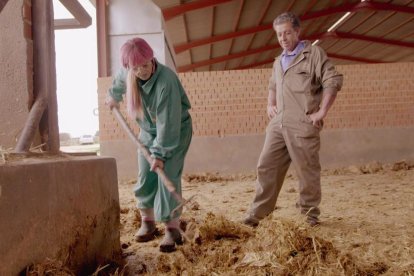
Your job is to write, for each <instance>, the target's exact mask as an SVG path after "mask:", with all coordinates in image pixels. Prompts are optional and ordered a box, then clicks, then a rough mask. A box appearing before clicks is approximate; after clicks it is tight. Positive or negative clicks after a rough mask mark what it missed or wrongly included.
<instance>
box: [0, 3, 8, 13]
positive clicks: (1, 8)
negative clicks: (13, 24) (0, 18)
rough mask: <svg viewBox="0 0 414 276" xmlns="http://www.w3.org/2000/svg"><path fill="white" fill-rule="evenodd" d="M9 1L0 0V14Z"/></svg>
mask: <svg viewBox="0 0 414 276" xmlns="http://www.w3.org/2000/svg"><path fill="white" fill-rule="evenodd" d="M8 1H9V0H0V12H1V11H2V10H3V8H4V6H6V4H7V2H8Z"/></svg>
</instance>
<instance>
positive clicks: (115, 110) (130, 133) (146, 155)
mask: <svg viewBox="0 0 414 276" xmlns="http://www.w3.org/2000/svg"><path fill="white" fill-rule="evenodd" d="M112 112H113V113H114V114H115V117H116V118H117V120H118V122H119V123H120V124H121V126H122V128H123V129H124V130H125V131H126V132H127V134H128V136H129V138H131V140H132V141H133V142H134V144H135V145H136V146H137V147H138V149H139V150H140V152H141V153H142V155H143V156H144V158H145V159H146V160H147V161H148V163H150V164H151V163H152V157H151V154H150V152H149V151H148V149H147V148H146V147H145V146H144V145H143V144H142V143H141V142H140V141H139V140H138V138H137V137H136V136H135V134H134V132H133V131H132V129H131V128H130V127H129V126H128V124H127V122H126V121H125V119H124V117H123V116H122V114H121V112H120V111H119V109H118V108H117V107H114V108H112ZM155 172H156V173H157V174H158V176H159V177H160V178H161V181H162V183H163V184H164V185H165V187H166V188H167V190H168V191H169V192H170V193H171V194H172V195H173V197H174V198H175V199H176V200H177V201H178V202H179V205H178V206H177V207H176V208H175V209H174V210H172V211H171V216H173V215H174V214H175V212H177V211H178V210H179V209H181V208H182V207H183V206H184V205H185V204H187V203H188V202H189V201H190V200H191V199H192V198H193V197H194V196H192V197H191V198H190V199H189V200H185V199H184V198H182V196H181V195H180V194H179V193H177V191H176V190H175V187H174V184H173V183H172V182H171V180H169V179H168V177H167V176H166V175H165V172H164V170H163V169H161V168H160V167H157V168H156V169H155Z"/></svg>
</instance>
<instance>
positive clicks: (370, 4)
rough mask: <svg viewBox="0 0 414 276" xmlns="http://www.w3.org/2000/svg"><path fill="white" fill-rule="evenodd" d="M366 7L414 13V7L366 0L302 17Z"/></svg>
mask: <svg viewBox="0 0 414 276" xmlns="http://www.w3.org/2000/svg"><path fill="white" fill-rule="evenodd" d="M364 9H367V10H376V11H395V12H404V13H411V14H414V7H407V6H400V5H395V4H390V3H378V2H374V1H364V2H359V3H356V4H355V3H353V4H352V3H351V4H344V5H341V6H337V7H333V8H328V9H325V10H320V11H315V12H311V13H308V14H304V15H303V16H301V19H302V20H309V19H315V18H319V17H322V16H327V15H332V14H335V13H345V12H356V11H359V10H364Z"/></svg>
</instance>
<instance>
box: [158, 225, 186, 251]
mask: <svg viewBox="0 0 414 276" xmlns="http://www.w3.org/2000/svg"><path fill="white" fill-rule="evenodd" d="M176 244H177V245H182V244H183V238H182V237H181V234H180V230H178V228H166V229H165V236H164V239H163V240H162V241H161V244H160V251H161V252H174V251H175V250H176V247H175V245H176Z"/></svg>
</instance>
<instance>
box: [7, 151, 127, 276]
mask: <svg viewBox="0 0 414 276" xmlns="http://www.w3.org/2000/svg"><path fill="white" fill-rule="evenodd" d="M13 159H14V160H13ZM0 161H1V160H0ZM117 182H118V181H117V171H116V164H115V159H113V158H101V157H65V156H57V157H47V156H43V157H40V158H30V157H29V158H24V159H22V158H20V160H18V159H17V158H11V159H9V160H8V161H7V162H6V163H4V164H2V163H0V275H17V274H18V273H19V272H20V271H22V270H23V269H25V267H26V266H28V265H31V264H32V263H39V262H43V261H44V260H45V258H51V259H57V260H60V261H65V260H67V261H68V266H69V267H70V268H72V269H74V270H75V271H76V273H77V274H78V275H80V274H82V275H86V274H84V273H89V274H90V273H91V272H93V271H94V269H95V268H96V266H97V264H106V263H107V261H109V260H113V259H114V258H115V259H116V258H117V257H118V255H119V253H120V236H119V235H120V234H119V225H120V222H119V214H120V213H119V212H120V207H119V196H118V184H117ZM66 258H68V259H66ZM91 270H92V271H91ZM89 274H88V275H89Z"/></svg>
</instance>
